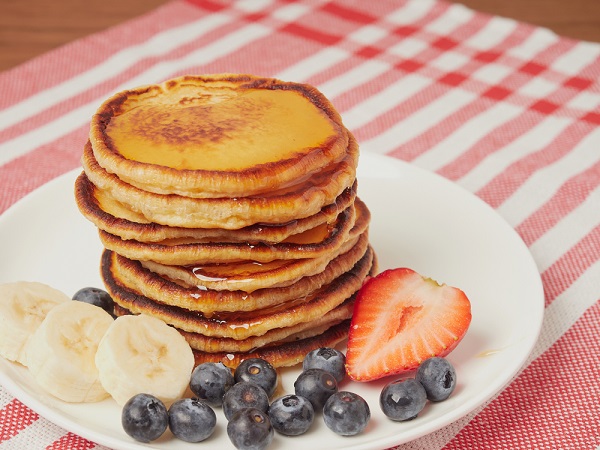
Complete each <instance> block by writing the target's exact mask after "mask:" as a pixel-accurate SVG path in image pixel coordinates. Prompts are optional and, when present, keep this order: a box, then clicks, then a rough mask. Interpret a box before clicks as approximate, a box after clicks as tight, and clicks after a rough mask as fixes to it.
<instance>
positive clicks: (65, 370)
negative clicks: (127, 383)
mask: <svg viewBox="0 0 600 450" xmlns="http://www.w3.org/2000/svg"><path fill="white" fill-rule="evenodd" d="M112 323H113V318H112V317H111V316H110V314H108V313H107V312H106V311H104V310H103V309H102V308H98V307H97V306H94V305H90V304H88V303H83V302H78V301H70V302H69V303H62V304H60V305H58V306H56V307H54V308H52V309H51V310H50V312H49V313H48V315H47V316H46V318H45V319H44V320H43V321H42V323H41V325H40V326H39V327H38V329H37V330H36V331H35V332H34V333H33V335H32V336H31V338H30V339H29V342H28V343H27V346H26V354H27V364H28V367H29V371H30V372H31V374H32V375H33V378H34V379H35V380H36V381H37V383H38V384H39V385H40V386H41V387H42V388H43V389H45V390H46V391H47V392H49V393H50V394H52V395H54V396H55V397H57V398H59V399H61V400H63V401H65V402H96V401H99V400H102V399H104V398H107V397H108V393H107V392H106V391H105V390H104V388H103V387H102V384H101V383H100V380H99V379H98V369H96V364H95V362H94V358H95V355H96V350H97V349H98V344H99V343H100V340H101V339H102V337H103V336H104V334H105V333H106V331H107V330H108V328H109V327H110V326H111V324H112Z"/></svg>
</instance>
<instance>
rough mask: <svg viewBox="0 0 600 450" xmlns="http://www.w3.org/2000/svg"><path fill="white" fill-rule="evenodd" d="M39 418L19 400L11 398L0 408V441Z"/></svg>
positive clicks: (9, 437)
mask: <svg viewBox="0 0 600 450" xmlns="http://www.w3.org/2000/svg"><path fill="white" fill-rule="evenodd" d="M39 418H40V416H38V415H37V414H36V413H35V412H33V411H32V410H30V409H29V408H28V407H27V406H25V405H24V404H23V403H21V402H20V401H19V400H16V399H13V400H11V401H10V402H8V404H7V405H6V406H4V408H2V409H0V443H2V442H5V441H8V440H10V439H11V438H12V437H14V436H16V435H17V434H19V433H20V432H21V431H23V430H24V429H25V428H27V427H28V426H30V425H31V424H32V423H34V422H35V421H36V420H38V419H39Z"/></svg>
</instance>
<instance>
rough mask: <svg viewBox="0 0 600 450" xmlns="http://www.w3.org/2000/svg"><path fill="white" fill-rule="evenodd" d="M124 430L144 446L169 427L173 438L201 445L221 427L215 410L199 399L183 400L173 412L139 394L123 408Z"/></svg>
mask: <svg viewBox="0 0 600 450" xmlns="http://www.w3.org/2000/svg"><path fill="white" fill-rule="evenodd" d="M121 424H122V426H123V430H125V432H126V433H127V434H128V435H129V436H131V437H132V438H134V439H135V440H137V441H140V442H151V441H154V440H156V439H158V438H159V437H161V436H162V435H163V433H164V432H165V431H166V430H167V427H168V428H169V429H170V430H171V432H172V433H173V436H175V437H177V438H179V439H181V440H183V441H186V442H201V441H204V440H205V439H207V438H208V437H209V436H210V435H212V433H213V431H214V430H215V427H216V425H217V416H216V414H215V412H214V410H213V409H212V408H211V407H210V406H209V405H208V404H207V403H205V402H203V401H201V400H198V399H197V398H183V399H181V400H177V401H176V402H175V403H173V404H172V405H171V406H170V408H169V409H167V407H166V406H165V404H164V403H163V402H162V401H161V400H160V399H158V398H156V397H155V396H153V395H150V394H137V395H135V396H133V397H132V398H131V399H130V400H129V401H128V402H127V403H126V404H125V406H123V410H122V413H121Z"/></svg>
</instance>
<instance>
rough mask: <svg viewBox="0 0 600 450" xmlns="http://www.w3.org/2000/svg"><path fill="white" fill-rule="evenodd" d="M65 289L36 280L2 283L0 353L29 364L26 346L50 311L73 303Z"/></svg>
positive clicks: (0, 288) (0, 297)
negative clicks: (55, 287) (26, 356)
mask: <svg viewBox="0 0 600 450" xmlns="http://www.w3.org/2000/svg"><path fill="white" fill-rule="evenodd" d="M70 301H71V299H70V298H69V297H68V296H67V295H66V294H64V293H63V292H61V291H59V290H57V289H54V288H53V287H50V286H48V285H46V284H43V283H38V282H35V281H16V282H13V283H6V284H2V285H0V356H2V357H4V358H6V359H8V360H10V361H16V362H18V363H21V364H23V365H27V362H26V361H25V350H24V349H25V345H26V344H27V341H28V340H29V338H30V337H31V335H32V334H33V333H34V331H35V330H36V329H37V328H38V327H39V326H40V324H41V323H42V321H43V320H44V318H45V317H46V314H48V311H50V310H51V309H52V308H54V307H55V306H56V305H58V304H60V303H64V302H70Z"/></svg>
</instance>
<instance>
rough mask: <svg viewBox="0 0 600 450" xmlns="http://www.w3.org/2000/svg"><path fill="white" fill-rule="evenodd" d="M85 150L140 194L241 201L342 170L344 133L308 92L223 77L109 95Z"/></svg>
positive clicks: (331, 111) (326, 105) (322, 101)
mask: <svg viewBox="0 0 600 450" xmlns="http://www.w3.org/2000/svg"><path fill="white" fill-rule="evenodd" d="M90 142H91V146H92V149H93V152H94V157H95V158H96V160H97V162H98V164H99V165H100V166H101V167H103V168H104V169H105V170H106V171H108V172H110V173H114V174H116V175H117V176H118V177H119V178H121V179H122V180H123V181H125V182H126V183H129V184H131V185H133V186H136V187H138V188H139V189H142V190H146V191H149V192H155V193H159V194H178V195H182V196H187V197H197V198H214V197H235V196H243V197H245V196H250V195H257V194H261V193H264V192H267V191H271V190H273V189H280V188H283V187H288V186H289V185H294V184H297V183H299V182H301V181H302V180H304V179H306V178H307V177H309V176H310V175H311V174H313V173H315V172H318V171H320V170H321V169H323V168H324V167H326V166H328V165H331V164H332V163H335V162H337V161H339V160H341V159H342V158H343V157H344V156H345V154H346V150H347V147H348V132H347V130H346V129H345V128H344V127H343V125H342V122H341V118H340V116H339V114H338V113H337V111H336V110H335V108H334V107H333V106H332V105H331V104H330V102H329V101H328V100H327V99H326V98H325V97H324V96H323V95H322V94H321V93H320V92H319V91H318V90H317V89H315V88H314V87H312V86H309V85H304V84H298V83H288V82H283V81H280V80H276V79H271V78H260V77H256V76H251V75H229V74H225V75H213V76H185V77H180V78H176V79H173V80H169V81H166V82H164V83H162V84H156V85H150V86H144V87H141V88H137V89H133V90H128V91H123V92H119V93H117V94H115V95H114V96H113V97H111V98H109V99H108V100H106V101H105V102H104V103H103V104H102V105H101V106H100V108H99V109H98V111H97V112H96V114H95V115H94V116H93V118H92V122H91V126H90Z"/></svg>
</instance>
